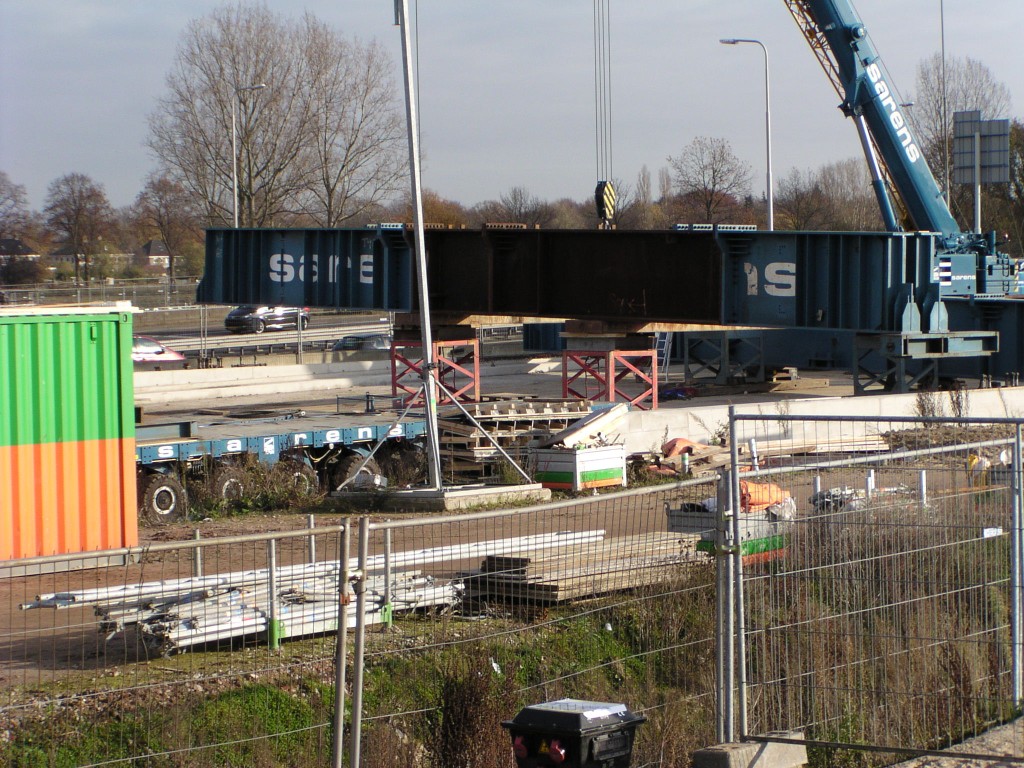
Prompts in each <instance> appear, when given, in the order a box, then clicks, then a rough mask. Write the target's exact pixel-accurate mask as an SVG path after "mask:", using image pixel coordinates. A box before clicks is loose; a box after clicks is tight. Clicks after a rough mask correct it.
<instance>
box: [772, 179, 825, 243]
mask: <svg viewBox="0 0 1024 768" xmlns="http://www.w3.org/2000/svg"><path fill="white" fill-rule="evenodd" d="M818 176H819V175H818V174H817V173H813V172H811V171H801V170H799V169H797V168H794V169H792V170H791V171H790V172H789V174H787V175H786V176H785V177H783V178H782V180H780V181H779V191H778V193H777V194H776V195H775V205H776V207H777V209H778V216H777V218H776V222H775V224H776V228H778V229H796V230H816V229H823V228H824V227H825V226H826V223H827V220H828V214H829V201H828V199H827V198H826V196H825V193H824V192H823V191H822V189H821V184H820V181H819V178H818Z"/></svg>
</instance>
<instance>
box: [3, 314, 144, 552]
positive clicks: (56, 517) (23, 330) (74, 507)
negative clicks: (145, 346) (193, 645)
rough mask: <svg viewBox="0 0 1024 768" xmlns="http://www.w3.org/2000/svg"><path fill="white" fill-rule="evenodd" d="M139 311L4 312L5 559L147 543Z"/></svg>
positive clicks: (90, 550) (91, 550)
mask: <svg viewBox="0 0 1024 768" xmlns="http://www.w3.org/2000/svg"><path fill="white" fill-rule="evenodd" d="M131 333H132V326H131V312H130V307H127V306H123V307H121V306H119V307H118V308H116V309H111V308H109V307H102V308H77V307H72V308H39V309H33V310H28V311H26V310H20V311H14V310H6V311H3V312H0V560H16V559H20V558H25V557H35V556H39V555H57V554H76V553H84V552H93V551H97V550H103V549H115V548H119V547H125V546H134V545H135V544H137V543H138V528H137V523H136V493H135V420H134V397H133V391H132V362H131Z"/></svg>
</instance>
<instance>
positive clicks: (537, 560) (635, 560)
mask: <svg viewBox="0 0 1024 768" xmlns="http://www.w3.org/2000/svg"><path fill="white" fill-rule="evenodd" d="M594 533H599V534H601V535H600V536H596V537H591V538H589V539H584V538H582V537H581V539H580V540H579V541H577V542H575V543H573V544H572V545H571V546H566V547H561V548H557V549H548V550H544V551H543V552H537V553H531V554H528V555H527V554H521V555H500V556H498V555H491V556H488V557H486V558H484V560H483V562H482V564H481V566H480V569H479V571H475V572H473V573H471V574H466V575H464V576H463V581H464V583H465V587H466V597H467V598H476V599H498V600H516V601H522V602H528V603H559V602H565V601H567V600H576V599H581V598H589V597H597V596H599V595H604V594H608V593H610V592H616V591H620V590H629V589H636V588H638V587H644V586H648V585H651V584H656V583H659V582H663V581H666V580H668V579H670V578H671V577H672V576H673V574H674V573H675V572H676V570H677V569H678V567H679V566H680V565H681V564H684V563H690V562H694V561H697V560H699V559H702V556H700V555H698V554H697V553H696V543H697V538H698V537H697V536H695V535H680V534H678V533H667V532H658V533H650V534H643V535H638V536H626V537H621V538H613V539H608V538H605V537H604V535H603V531H600V532H594ZM581 536H582V534H581Z"/></svg>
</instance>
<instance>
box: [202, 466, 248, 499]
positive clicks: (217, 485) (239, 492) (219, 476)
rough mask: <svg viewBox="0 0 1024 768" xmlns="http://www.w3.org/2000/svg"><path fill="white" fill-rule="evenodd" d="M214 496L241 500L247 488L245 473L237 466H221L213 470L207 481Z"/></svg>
mask: <svg viewBox="0 0 1024 768" xmlns="http://www.w3.org/2000/svg"><path fill="white" fill-rule="evenodd" d="M208 486H209V488H210V493H211V494H212V495H213V497H214V498H217V499H223V500H224V501H241V500H242V499H243V498H245V494H246V492H247V491H248V490H249V486H248V483H247V482H246V477H245V473H244V472H243V471H242V470H240V469H239V468H238V467H231V466H222V467H217V469H215V470H214V471H213V475H212V476H211V477H210V482H209V483H208Z"/></svg>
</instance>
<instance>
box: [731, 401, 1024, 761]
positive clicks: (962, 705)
mask: <svg viewBox="0 0 1024 768" xmlns="http://www.w3.org/2000/svg"><path fill="white" fill-rule="evenodd" d="M1017 429H1018V427H1017V425H1015V424H1013V423H1011V422H1009V421H1007V422H1004V423H988V422H978V421H972V420H970V419H962V418H961V419H942V418H935V417H927V416H926V417H922V418H919V419H913V418H909V417H908V418H907V419H894V420H891V421H886V422H879V421H863V420H854V419H838V418H837V419H824V418H821V419H815V418H812V417H789V416H782V415H779V416H777V417H775V418H773V419H770V420H768V419H764V418H761V417H758V418H747V417H740V416H737V417H736V418H735V420H734V422H733V440H734V445H735V452H736V454H737V455H738V456H739V457H740V462H739V463H740V470H741V471H740V473H739V474H738V476H737V482H736V486H737V487H738V488H737V490H738V494H737V497H738V498H739V499H740V512H739V514H738V516H737V517H738V518H739V522H740V523H741V524H740V525H737V529H741V530H742V529H743V528H744V522H745V521H744V519H745V518H748V517H749V516H751V515H752V514H753V511H752V510H751V509H749V507H747V506H746V505H745V504H744V502H743V500H744V498H746V497H745V496H744V492H743V486H747V485H748V484H749V486H750V487H753V486H756V485H759V484H765V483H771V484H774V485H776V486H778V487H781V488H784V489H785V492H786V494H787V495H788V496H791V497H792V499H793V501H794V504H793V509H792V514H791V515H789V516H788V517H785V516H781V517H778V518H777V523H778V525H779V533H780V538H779V539H778V540H777V541H776V545H777V546H776V547H775V549H774V556H773V557H770V558H763V559H760V560H758V559H753V558H751V557H749V556H745V557H744V563H743V564H742V566H741V568H742V573H743V608H744V611H743V616H742V622H743V626H744V629H745V632H744V635H743V639H744V644H745V659H744V661H745V665H744V667H743V672H742V674H743V675H744V676H745V678H746V679H745V683H746V685H745V688H744V692H745V694H746V699H745V702H744V703H745V704H746V705H748V706H749V711H748V712H747V716H748V720H747V733H749V734H765V733H768V732H769V731H790V730H802V731H804V734H805V737H806V739H807V740H808V742H809V743H810V744H811V745H812V746H815V747H816V748H817V749H819V750H821V751H822V755H823V756H824V757H826V758H827V757H828V756H829V755H830V754H831V753H832V752H834V751H835V750H836V749H840V748H855V749H867V750H873V751H879V750H881V751H890V752H908V751H909V752H917V753H928V752H931V751H938V750H948V751H950V752H952V753H954V754H959V755H962V756H963V755H971V756H978V755H986V754H987V755H990V756H991V755H995V756H999V757H1003V756H1006V755H1011V756H1014V755H1015V756H1017V757H1016V758H1013V759H1016V760H1024V758H1021V757H1020V756H1021V755H1024V744H1022V741H1021V736H1020V730H1019V729H1017V730H1015V731H1014V730H1003V731H999V733H1001V734H1002V735H1001V738H1000V739H994V738H993V740H992V743H991V744H989V745H984V744H982V743H979V742H971V743H967V740H969V739H971V738H973V737H976V736H978V735H979V734H982V733H985V732H992V733H995V730H994V729H997V728H998V727H999V726H1001V725H1003V724H1005V723H1007V722H1008V721H1010V720H1012V719H1013V718H1014V717H1015V716H1016V715H1017V714H1018V713H1019V704H1020V699H1021V679H1020V674H1021V668H1020V664H1021V662H1020V607H1021V606H1020V498H1019V487H1020V483H1019V478H1020V460H1019V440H1018V438H1017ZM744 469H745V470H747V471H746V472H744V471H743V470H744ZM747 527H749V524H747ZM755 533H756V529H755ZM743 545H744V547H747V546H748V543H747V542H746V541H744V543H743ZM744 552H745V553H747V552H749V550H748V549H744ZM871 759H875V760H878V761H884V759H883V756H882V755H877V756H876V757H875V758H871ZM869 760H870V759H869Z"/></svg>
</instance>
